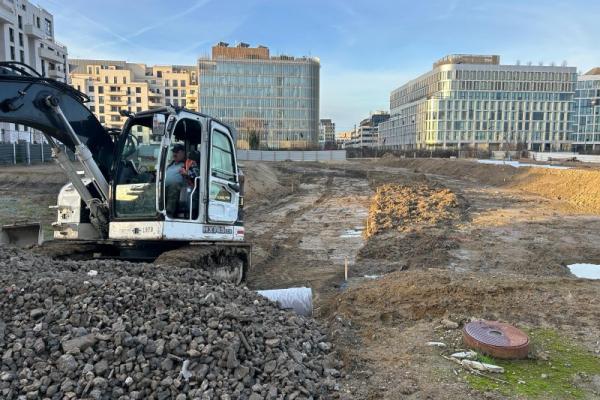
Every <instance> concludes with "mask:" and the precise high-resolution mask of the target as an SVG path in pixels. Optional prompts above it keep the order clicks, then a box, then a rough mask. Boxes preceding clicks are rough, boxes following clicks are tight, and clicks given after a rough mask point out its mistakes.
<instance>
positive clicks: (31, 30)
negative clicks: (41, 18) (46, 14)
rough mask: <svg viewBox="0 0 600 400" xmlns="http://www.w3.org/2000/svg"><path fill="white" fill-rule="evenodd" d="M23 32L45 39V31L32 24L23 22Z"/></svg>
mask: <svg viewBox="0 0 600 400" xmlns="http://www.w3.org/2000/svg"><path fill="white" fill-rule="evenodd" d="M24 28H25V29H23V30H24V31H25V34H26V35H28V36H33V37H35V38H37V39H46V33H45V32H44V31H43V30H41V29H40V28H38V27H37V26H35V25H33V24H25V26H24Z"/></svg>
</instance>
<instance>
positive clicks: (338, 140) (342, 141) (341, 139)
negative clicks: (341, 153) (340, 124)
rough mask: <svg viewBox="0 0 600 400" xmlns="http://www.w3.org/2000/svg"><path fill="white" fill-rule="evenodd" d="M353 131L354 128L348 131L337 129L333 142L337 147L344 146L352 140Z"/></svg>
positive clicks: (341, 147)
mask: <svg viewBox="0 0 600 400" xmlns="http://www.w3.org/2000/svg"><path fill="white" fill-rule="evenodd" d="M353 133H354V129H351V130H349V131H339V132H336V133H335V144H336V145H337V147H338V149H343V148H345V147H346V143H348V142H350V141H351V140H352V134H353Z"/></svg>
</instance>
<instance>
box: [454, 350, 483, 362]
mask: <svg viewBox="0 0 600 400" xmlns="http://www.w3.org/2000/svg"><path fill="white" fill-rule="evenodd" d="M450 357H452V358H456V359H458V360H462V359H467V360H474V359H475V358H476V357H477V353H476V352H474V351H461V352H459V353H454V354H452V355H450Z"/></svg>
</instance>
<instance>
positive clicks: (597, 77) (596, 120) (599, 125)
mask: <svg viewBox="0 0 600 400" xmlns="http://www.w3.org/2000/svg"><path fill="white" fill-rule="evenodd" d="M575 110H576V116H575V134H574V135H573V150H575V151H577V152H581V153H589V152H594V153H596V152H599V151H600V68H594V69H592V70H590V71H588V72H587V73H585V74H584V75H581V76H579V79H578V80H577V90H576V92H575Z"/></svg>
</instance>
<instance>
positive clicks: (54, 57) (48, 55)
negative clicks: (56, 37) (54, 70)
mask: <svg viewBox="0 0 600 400" xmlns="http://www.w3.org/2000/svg"><path fill="white" fill-rule="evenodd" d="M39 50H40V57H42V58H45V59H46V60H50V61H53V62H57V63H63V62H64V61H65V60H64V59H63V58H62V56H59V55H58V54H57V53H56V51H51V50H49V49H47V48H45V47H41V48H40V49H39Z"/></svg>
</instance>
